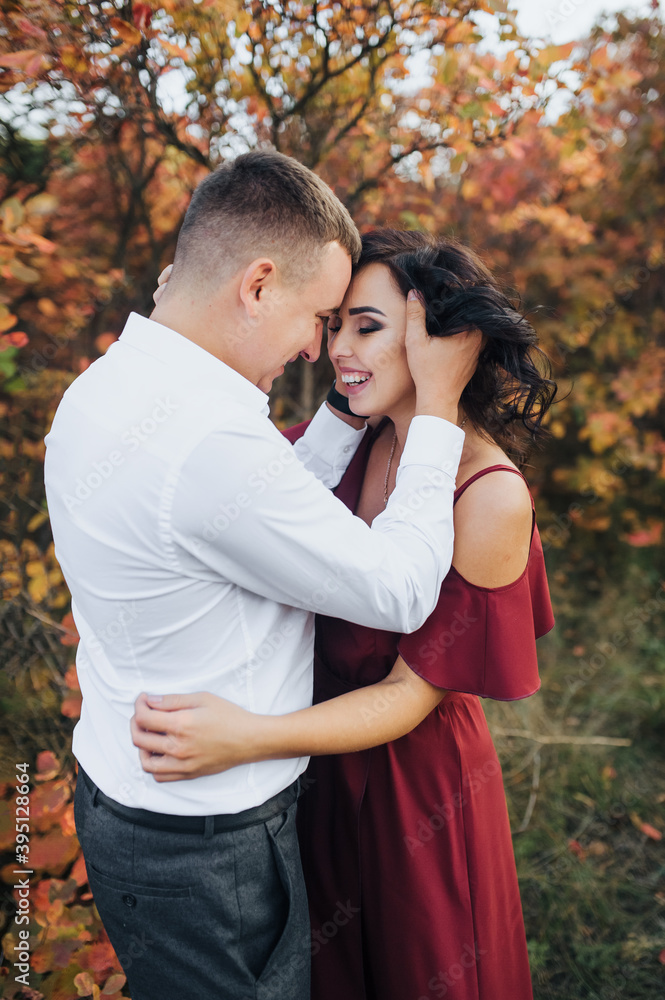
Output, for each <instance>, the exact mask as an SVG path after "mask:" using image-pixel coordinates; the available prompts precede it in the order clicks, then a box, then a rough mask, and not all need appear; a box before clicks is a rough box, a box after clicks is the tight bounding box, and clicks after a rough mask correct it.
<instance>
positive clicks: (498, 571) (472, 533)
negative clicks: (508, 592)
mask: <svg viewBox="0 0 665 1000" xmlns="http://www.w3.org/2000/svg"><path fill="white" fill-rule="evenodd" d="M473 464H474V465H478V468H476V469H474V470H473V471H471V468H469V469H468V470H465V475H464V481H467V480H468V479H470V478H471V476H473V475H474V474H475V473H476V472H480V471H482V470H483V469H488V468H490V467H491V466H493V465H504V466H508V468H507V469H497V470H495V471H493V472H491V473H487V474H486V475H484V476H481V477H479V478H478V479H476V481H475V482H473V483H471V485H470V486H469V487H468V488H467V489H466V490H465V492H464V493H463V494H462V496H461V497H460V498H459V500H458V502H457V504H456V505H455V554H454V557H453V565H454V566H455V569H456V570H457V571H458V572H459V573H461V574H462V576H463V577H465V579H467V580H468V581H469V582H470V583H473V584H475V585H476V586H481V587H502V586H505V585H506V584H509V583H512V582H513V581H514V580H516V579H517V578H518V577H519V576H520V575H521V573H522V572H523V571H524V568H525V566H526V562H527V559H528V556H529V547H530V543H531V527H532V518H533V514H532V506H531V496H530V494H529V488H528V486H527V485H526V482H525V481H524V479H523V478H522V477H521V476H516V475H515V473H514V472H511V471H509V469H515V470H516V471H519V470H517V466H516V465H515V464H514V462H512V461H511V460H510V459H509V458H508V456H507V455H505V454H504V453H503V452H502V451H501V449H499V448H494V449H488V450H487V451H486V452H485V453H484V454H483V455H479V456H478V461H474V463H473ZM467 472H468V474H467Z"/></svg>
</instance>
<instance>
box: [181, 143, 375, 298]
mask: <svg viewBox="0 0 665 1000" xmlns="http://www.w3.org/2000/svg"><path fill="white" fill-rule="evenodd" d="M332 242H337V243H339V244H340V246H342V247H343V249H344V250H346V251H347V253H348V254H349V256H350V257H351V259H352V261H353V262H354V263H355V262H356V261H357V260H358V257H359V255H360V249H361V244H360V236H359V235H358V230H357V229H356V227H355V225H354V223H353V220H352V219H351V216H350V215H349V213H348V211H347V210H346V208H345V207H344V205H342V203H341V201H340V200H339V199H338V198H337V197H336V196H335V195H334V194H333V192H332V191H331V190H330V188H329V187H328V185H327V184H325V183H324V182H323V181H322V180H321V178H320V177H317V175H316V174H315V173H313V172H312V171H311V170H308V168H307V167H304V166H303V165H302V164H301V163H298V161H297V160H294V159H292V158H291V157H289V156H284V155H282V154H281V153H278V152H276V151H274V150H256V151H254V152H251V153H245V154H244V155H242V156H239V157H237V159H235V160H233V161H231V162H229V163H225V164H223V165H222V166H220V167H218V168H217V169H216V170H214V171H213V172H212V173H211V174H209V175H208V177H206V178H205V179H204V180H203V181H201V183H200V184H199V186H198V187H197V188H196V190H195V192H194V194H193V196H192V200H191V203H190V206H189V209H188V210H187V214H186V215H185V220H184V222H183V225H182V228H181V230H180V235H179V236H178V245H177V248H176V255H175V261H174V266H173V273H172V275H171V278H170V280H169V285H170V286H171V287H172V288H173V289H174V290H175V288H176V287H177V285H178V284H180V281H181V280H182V281H183V282H184V281H186V282H187V283H188V284H189V285H190V286H193V287H197V288H200V289H202V290H203V288H204V287H205V286H210V285H212V284H213V283H214V284H216V285H219V284H220V283H222V282H224V281H227V280H228V279H230V278H231V277H232V276H233V275H234V274H237V273H238V271H240V270H241V269H242V268H244V267H247V265H248V264H250V263H251V262H252V260H256V259H257V258H258V257H269V258H270V259H271V260H273V261H274V262H275V264H276V265H277V268H278V271H279V273H280V275H281V278H282V280H283V281H284V282H285V283H286V284H288V285H301V284H304V283H305V282H306V281H308V280H309V279H310V278H311V277H313V275H314V274H315V272H316V270H317V266H318V264H319V261H320V258H321V255H322V252H323V249H324V247H325V246H327V245H328V244H330V243H332Z"/></svg>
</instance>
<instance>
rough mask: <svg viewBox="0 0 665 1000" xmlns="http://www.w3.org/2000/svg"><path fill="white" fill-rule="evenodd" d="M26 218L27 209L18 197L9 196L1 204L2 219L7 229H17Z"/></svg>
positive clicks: (0, 214)
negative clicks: (25, 209)
mask: <svg viewBox="0 0 665 1000" xmlns="http://www.w3.org/2000/svg"><path fill="white" fill-rule="evenodd" d="M24 218H25V211H24V209H23V205H22V204H21V202H20V201H19V200H18V198H8V199H7V201H3V203H2V205H0V219H1V220H2V223H3V226H4V228H5V229H7V230H9V231H11V230H14V229H16V227H17V226H20V225H21V223H22V222H23V219H24Z"/></svg>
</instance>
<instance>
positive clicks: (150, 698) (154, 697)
mask: <svg viewBox="0 0 665 1000" xmlns="http://www.w3.org/2000/svg"><path fill="white" fill-rule="evenodd" d="M162 697H163V696H162V695H161V694H149V695H147V698H148V701H155V702H159V701H162Z"/></svg>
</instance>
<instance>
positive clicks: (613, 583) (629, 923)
mask: <svg viewBox="0 0 665 1000" xmlns="http://www.w3.org/2000/svg"><path fill="white" fill-rule="evenodd" d="M580 589H581V588H580V585H579V584H578V585H577V587H575V588H573V587H571V585H570V582H569V580H568V578H567V576H566V574H565V573H563V572H559V573H557V572H555V573H554V574H553V588H552V590H553V595H552V596H553V602H554V604H555V610H556V612H557V619H558V622H557V628H556V630H555V631H554V632H553V633H552V634H551V635H550V636H548V637H544V638H543V639H541V640H540V642H539V661H540V665H541V675H542V678H543V689H542V691H541V692H540V693H539V694H538V695H536V696H535V697H534V698H531V699H529V700H528V701H525V702H521V703H513V704H505V703H504V704H501V703H496V702H494V703H489V702H488V703H486V704H485V709H486V713H487V717H488V720H489V723H490V727H491V728H492V729H493V730H494V731H497V730H505V729H521V730H527V731H530V732H532V733H537V734H544V735H549V736H550V737H551V736H553V735H557V736H560V737H562V738H563V739H570V738H573V739H574V738H579V737H582V738H588V737H591V736H604V737H610V738H615V739H624V740H630V741H631V744H630V746H620V747H615V746H591V745H575V744H573V743H570V744H567V743H565V742H563V743H555V744H546V745H541V744H538V743H536V742H534V741H533V740H530V739H523V738H516V737H505V736H497V737H496V743H497V748H498V750H499V755H500V757H501V759H502V763H503V768H504V779H505V785H506V794H507V798H508V804H509V810H510V815H511V820H512V826H513V830H514V838H513V843H514V848H515V856H516V861H517V868H518V875H519V879H520V888H521V892H522V901H523V908H524V916H525V922H526V927H527V937H528V939H529V950H530V955H531V964H532V973H533V981H534V993H535V997H536V1000H578V998H580V1000H582V998H584V1000H586V998H589V1000H613V998H615V997H616V998H621V1000H654V998H655V997H657V996H662V995H663V993H664V987H665V964H663V963H664V962H665V741H664V740H663V720H664V711H663V709H664V707H665V614H664V612H665V591H663V590H662V588H661V585H660V581H659V580H658V579H657V578H656V577H654V576H651V577H649V576H645V574H643V573H641V572H639V571H638V569H637V567H635V566H633V567H628V569H627V570H625V571H624V572H623V573H622V579H621V581H619V580H618V579H615V580H612V579H607V580H606V581H605V582H604V584H603V586H602V588H600V589H599V590H598V591H597V592H596V593H595V594H592V595H590V596H591V597H592V599H591V600H590V601H586V602H584V603H583V602H582V601H581V600H580ZM660 594H662V603H661V600H660V596H659V595H660ZM621 634H623V637H622V635H621ZM617 640H618V641H617ZM603 651H604V652H603ZM594 655H596V659H595V660H593V659H592V657H593V656H594ZM645 824H646V825H645ZM645 831H646V832H645ZM659 837H663V838H664V839H658V838H659Z"/></svg>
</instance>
